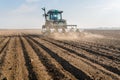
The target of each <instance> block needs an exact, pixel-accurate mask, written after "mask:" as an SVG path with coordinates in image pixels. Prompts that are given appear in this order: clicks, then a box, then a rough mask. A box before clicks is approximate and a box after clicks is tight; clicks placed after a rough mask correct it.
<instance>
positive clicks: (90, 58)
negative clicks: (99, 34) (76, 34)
mask: <svg viewBox="0 0 120 80" xmlns="http://www.w3.org/2000/svg"><path fill="white" fill-rule="evenodd" d="M117 35H120V34H117ZM107 36H108V35H107ZM111 36H112V35H111ZM119 37H120V36H119ZM80 38H81V37H80ZM94 38H95V37H94ZM86 39H88V38H86ZM116 43H117V44H116ZM0 80H120V38H118V37H117V38H115V35H114V39H113V38H111V37H108V38H104V39H103V38H102V39H101V38H99V39H98V38H96V39H94V40H93V39H91V40H90V39H89V40H83V39H82V40H80V39H79V40H78V39H77V40H67V39H65V40H61V39H60V40H59V39H54V38H52V37H48V36H44V35H42V34H41V33H39V31H36V33H35V30H33V31H20V30H19V31H17V30H7V31H4V30H3V31H0Z"/></svg>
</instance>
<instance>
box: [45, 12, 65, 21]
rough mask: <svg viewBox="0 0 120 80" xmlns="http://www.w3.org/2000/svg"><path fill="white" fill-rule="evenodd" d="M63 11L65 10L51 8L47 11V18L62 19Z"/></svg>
mask: <svg viewBox="0 0 120 80" xmlns="http://www.w3.org/2000/svg"><path fill="white" fill-rule="evenodd" d="M62 13H63V11H59V10H49V11H48V12H47V17H48V18H47V19H48V20H53V21H59V20H62Z"/></svg>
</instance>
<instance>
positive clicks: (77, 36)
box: [49, 32, 105, 41]
mask: <svg viewBox="0 0 120 80" xmlns="http://www.w3.org/2000/svg"><path fill="white" fill-rule="evenodd" d="M49 37H51V38H54V39H56V40H83V41H84V40H94V39H101V38H105V37H104V36H103V35H98V34H92V33H87V32H79V33H78V32H67V33H57V32H55V33H50V34H49Z"/></svg>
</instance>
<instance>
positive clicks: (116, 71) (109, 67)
mask: <svg viewBox="0 0 120 80" xmlns="http://www.w3.org/2000/svg"><path fill="white" fill-rule="evenodd" d="M43 40H46V39H43ZM46 41H48V42H51V43H52V44H54V45H56V46H59V47H61V48H63V49H65V50H67V51H69V52H72V53H74V54H76V55H78V56H80V57H83V58H85V59H88V60H90V61H92V62H93V63H97V64H99V65H101V66H103V67H104V68H106V69H107V70H109V71H112V72H114V73H116V74H118V75H120V70H118V69H117V68H114V67H111V66H107V65H105V64H101V63H99V62H98V61H95V60H94V59H91V58H89V57H87V56H85V55H82V54H79V53H78V52H76V51H74V50H72V49H69V48H67V47H64V46H61V45H59V44H56V43H55V42H53V41H50V40H46Z"/></svg>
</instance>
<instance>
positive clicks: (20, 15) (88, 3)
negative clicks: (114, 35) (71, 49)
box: [0, 0, 120, 29]
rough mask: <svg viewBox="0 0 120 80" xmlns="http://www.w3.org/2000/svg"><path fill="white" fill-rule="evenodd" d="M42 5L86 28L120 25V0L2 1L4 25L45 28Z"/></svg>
mask: <svg viewBox="0 0 120 80" xmlns="http://www.w3.org/2000/svg"><path fill="white" fill-rule="evenodd" d="M42 7H46V8H47V10H49V9H59V10H63V11H64V13H63V18H64V19H66V20H67V22H68V24H77V25H78V26H79V27H82V28H83V27H85V28H86V27H88V28H90V27H94V28H96V27H120V0H0V28H11V29H13V28H20V29H22V28H41V26H42V24H44V18H43V16H42V14H43V11H42V10H41V8H42Z"/></svg>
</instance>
